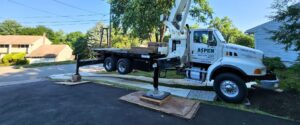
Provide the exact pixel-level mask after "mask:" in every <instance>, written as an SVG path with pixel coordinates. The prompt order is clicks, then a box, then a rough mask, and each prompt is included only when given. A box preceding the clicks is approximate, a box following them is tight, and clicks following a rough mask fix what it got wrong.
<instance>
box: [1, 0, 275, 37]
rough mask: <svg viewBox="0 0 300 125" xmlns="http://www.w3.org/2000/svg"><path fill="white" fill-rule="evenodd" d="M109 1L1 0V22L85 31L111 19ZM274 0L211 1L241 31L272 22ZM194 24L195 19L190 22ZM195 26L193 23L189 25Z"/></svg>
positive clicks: (217, 10)
mask: <svg viewBox="0 0 300 125" xmlns="http://www.w3.org/2000/svg"><path fill="white" fill-rule="evenodd" d="M105 1H106V0H0V12H1V13H0V22H2V21H3V20H6V19H13V20H16V21H18V22H19V23H21V24H22V25H24V26H30V27H34V26H36V25H45V26H47V27H50V28H52V29H54V30H55V31H58V30H63V31H64V32H66V33H69V32H74V31H81V32H86V31H87V30H89V29H90V28H92V27H93V26H94V25H95V24H96V22H98V21H100V20H101V21H103V22H104V23H108V21H109V16H108V14H109V8H110V6H109V4H108V3H107V2H105ZM273 1H274V0H209V3H210V5H211V7H212V8H213V9H214V16H215V17H225V16H228V17H229V18H230V19H231V20H232V21H233V24H234V25H235V26H236V27H237V28H239V29H240V30H242V31H245V30H247V29H250V28H252V27H255V26H257V25H260V24H262V23H265V22H267V21H269V20H270V19H269V18H268V17H267V16H268V15H270V14H271V12H272V9H270V6H271V4H272V2H273ZM188 22H189V23H195V22H194V21H188ZM190 25H192V24H190Z"/></svg>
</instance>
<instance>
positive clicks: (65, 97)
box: [0, 81, 297, 125]
mask: <svg viewBox="0 0 300 125" xmlns="http://www.w3.org/2000/svg"><path fill="white" fill-rule="evenodd" d="M130 92H132V91H130V90H125V89H119V88H113V87H110V86H104V85H99V84H93V83H88V84H82V85H77V86H64V85H57V84H53V82H50V81H42V82H36V83H28V84H20V85H12V86H2V87H0V107H1V108H0V114H1V115H0V124H5V125H19V124H22V125H41V124H48V125H53V124H55V125H59V124H61V125H89V124H90V125H97V124H98V125H133V124H137V125H296V124H297V123H294V122H291V121H287V120H283V119H279V118H274V117H270V116H265V115H260V114H254V113H249V112H243V111H238V110H232V109H227V108H223V107H217V106H210V105H205V104H201V107H200V110H199V111H198V113H197V115H196V117H195V118H194V119H193V120H184V119H180V118H178V117H174V116H169V115H166V114H163V113H160V112H156V111H152V110H148V109H145V108H142V107H139V106H136V105H133V104H129V103H126V102H123V101H120V100H119V99H118V98H119V97H121V96H123V95H125V94H128V93H130Z"/></svg>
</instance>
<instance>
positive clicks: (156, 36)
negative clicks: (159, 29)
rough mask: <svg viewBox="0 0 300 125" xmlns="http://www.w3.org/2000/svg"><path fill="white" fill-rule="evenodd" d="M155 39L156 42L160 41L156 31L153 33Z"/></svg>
mask: <svg viewBox="0 0 300 125" xmlns="http://www.w3.org/2000/svg"><path fill="white" fill-rule="evenodd" d="M155 40H156V42H160V41H159V39H158V33H155Z"/></svg>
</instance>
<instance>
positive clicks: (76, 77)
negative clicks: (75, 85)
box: [72, 74, 81, 82]
mask: <svg viewBox="0 0 300 125" xmlns="http://www.w3.org/2000/svg"><path fill="white" fill-rule="evenodd" d="M80 81H81V76H80V75H76V74H74V75H72V82H80Z"/></svg>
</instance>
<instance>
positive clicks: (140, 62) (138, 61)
mask: <svg viewBox="0 0 300 125" xmlns="http://www.w3.org/2000/svg"><path fill="white" fill-rule="evenodd" d="M191 4H192V0H176V1H175V4H174V6H173V7H172V9H171V11H170V14H169V15H162V16H161V17H160V18H161V21H163V22H164V24H165V25H166V26H167V27H168V32H169V33H170V35H171V38H170V39H169V42H168V44H167V46H163V45H160V44H158V45H157V48H156V51H150V50H149V48H148V49H142V48H132V49H118V48H95V49H93V51H94V52H95V53H96V56H97V59H96V60H94V61H78V67H80V66H84V65H89V64H99V63H103V66H104V68H105V69H106V71H108V72H112V71H116V70H117V72H118V73H119V74H128V73H130V72H132V70H133V69H137V70H142V71H155V74H154V83H156V85H154V87H155V88H156V89H157V83H158V78H157V77H158V75H157V72H159V71H160V70H162V69H168V68H172V67H173V68H174V67H175V68H177V69H182V70H184V72H185V74H186V79H188V80H191V81H193V82H196V83H197V84H199V85H201V86H209V87H212V88H214V90H215V92H216V93H217V95H218V97H220V98H221V99H222V100H224V101H226V102H231V103H237V102H242V101H243V100H244V99H245V98H246V97H247V93H248V88H249V86H248V87H247V85H246V84H247V83H249V82H251V81H256V82H255V84H259V83H260V84H262V85H267V86H268V87H269V88H277V87H278V84H279V80H278V79H277V77H276V75H275V74H273V73H272V72H271V71H268V70H267V68H266V66H265V65H264V64H263V61H262V60H263V58H264V53H263V52H262V51H260V50H256V49H252V48H249V47H244V46H240V45H235V44H230V43H228V41H226V40H225V39H224V37H223V36H222V34H221V33H220V31H218V30H217V29H193V30H190V29H189V26H188V25H187V24H185V23H186V20H187V17H188V14H189V9H190V7H191ZM77 69H78V68H77ZM77 73H78V70H77ZM257 81H259V82H257Z"/></svg>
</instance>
